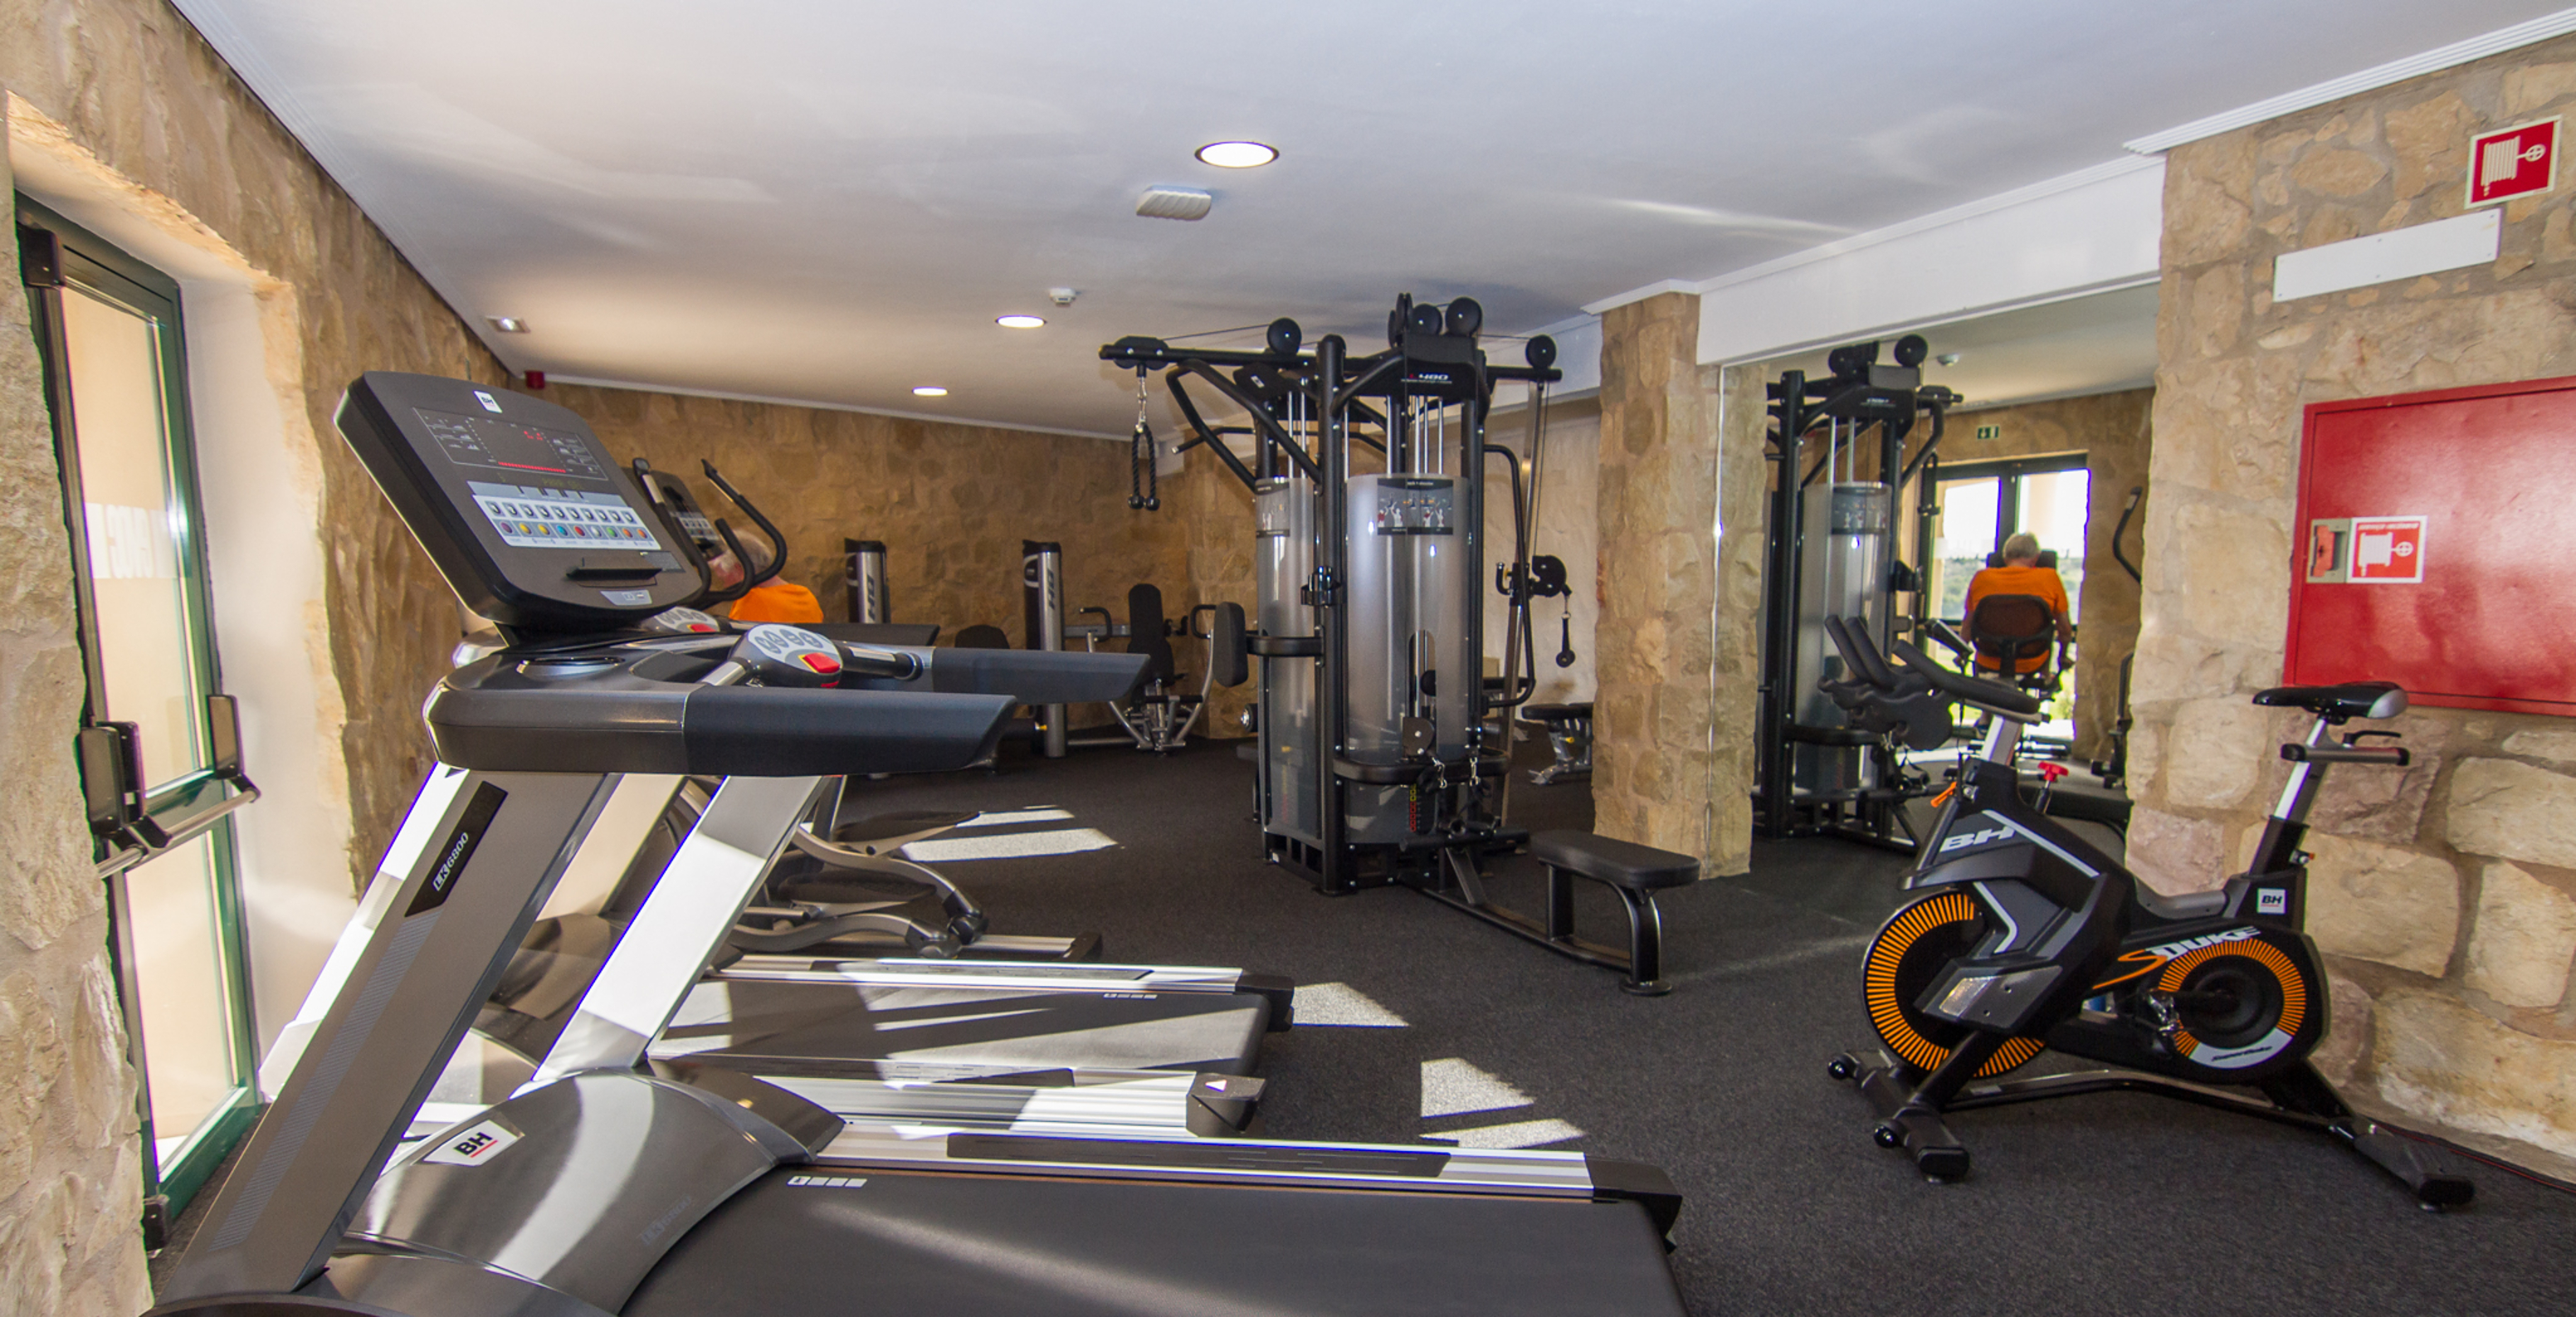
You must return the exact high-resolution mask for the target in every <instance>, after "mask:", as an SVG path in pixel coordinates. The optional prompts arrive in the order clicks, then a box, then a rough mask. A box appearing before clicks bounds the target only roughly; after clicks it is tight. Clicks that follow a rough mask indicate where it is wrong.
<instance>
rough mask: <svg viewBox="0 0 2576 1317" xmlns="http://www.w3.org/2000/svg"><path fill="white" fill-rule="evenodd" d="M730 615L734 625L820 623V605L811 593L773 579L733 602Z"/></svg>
mask: <svg viewBox="0 0 2576 1317" xmlns="http://www.w3.org/2000/svg"><path fill="white" fill-rule="evenodd" d="M732 616H733V620H734V621H736V622H820V621H822V620H823V605H822V603H821V602H820V601H819V600H817V599H815V598H814V592H813V591H811V590H808V589H806V588H805V587H804V586H801V585H798V584H796V583H794V582H792V581H788V580H783V579H781V578H779V577H775V576H773V577H771V578H769V579H768V580H766V581H763V582H761V583H760V584H758V585H755V586H753V587H752V588H751V593H749V594H746V595H744V596H743V597H742V598H740V599H736V600H734V601H733V611H732Z"/></svg>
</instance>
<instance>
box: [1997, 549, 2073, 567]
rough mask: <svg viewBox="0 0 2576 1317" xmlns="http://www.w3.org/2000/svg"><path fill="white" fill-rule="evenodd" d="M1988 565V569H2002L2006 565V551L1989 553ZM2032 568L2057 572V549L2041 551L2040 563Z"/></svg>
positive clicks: (1999, 550) (2033, 564) (1998, 550)
mask: <svg viewBox="0 0 2576 1317" xmlns="http://www.w3.org/2000/svg"><path fill="white" fill-rule="evenodd" d="M1986 565H1987V566H1988V567H2001V566H2003V565H2004V551H2003V550H2001V549H1997V550H1995V551H1994V552H1993V553H1989V554H1987V555H1986ZM2031 566H2033V567H2045V568H2047V569H2048V570H2050V571H2052V572H2053V571H2056V570H2057V550H2055V549H2042V550H2040V551H2039V561H2038V562H2035V563H2032V564H2031Z"/></svg>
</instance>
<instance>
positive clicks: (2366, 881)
mask: <svg viewBox="0 0 2576 1317" xmlns="http://www.w3.org/2000/svg"><path fill="white" fill-rule="evenodd" d="M2308 852H2309V854H2311V855H2312V856H2314V857H2315V858H2314V859H2313V860H2311V861H2310V862H2309V865H2308V935H2309V936H2311V937H2313V938H2315V939H2316V940H2317V945H2318V946H2319V947H2320V948H2322V949H2324V950H2326V951H2329V952H2332V953H2334V954H2335V955H2339V956H2356V957H2359V958H2361V959H2363V960H2375V961H2378V962H2379V963H2381V964H2383V965H2395V966H2397V967H2398V968H2400V969H2410V970H2413V971H2415V972H2416V973H2418V974H2424V975H2429V976H2432V977H2436V978H2438V977H2440V976H2441V974H2442V972H2443V971H2444V970H2445V969H2447V968H2449V966H2450V963H2451V947H2452V944H2453V943H2454V942H2456V941H2457V940H2458V938H2459V931H2460V875H2459V871H2458V870H2456V869H2454V868H2452V867H2451V864H2450V862H2449V861H2447V860H2443V859H2439V858H2436V857H2434V856H2430V855H2426V854H2424V853H2422V852H2420V851H2411V850H2403V849H2400V848H2398V847H2395V846H2382V845H2379V844H2378V843H2376V842H2367V841H2354V840H2352V839H2350V838H2346V837H2337V836H2334V835H2332V834H2329V833H2310V834H2309V835H2308Z"/></svg>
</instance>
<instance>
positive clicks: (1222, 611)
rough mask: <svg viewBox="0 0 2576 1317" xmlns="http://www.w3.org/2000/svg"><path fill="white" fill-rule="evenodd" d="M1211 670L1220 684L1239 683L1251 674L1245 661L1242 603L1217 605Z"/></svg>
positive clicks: (1231, 684) (1211, 649) (1212, 641)
mask: <svg viewBox="0 0 2576 1317" xmlns="http://www.w3.org/2000/svg"><path fill="white" fill-rule="evenodd" d="M1210 641H1211V648H1210V650H1209V653H1210V654H1211V655H1212V656H1213V657H1211V658H1210V659H1209V660H1208V661H1209V665H1210V670H1211V671H1213V672H1214V673H1215V675H1216V684H1217V685H1219V686H1240V685H1242V684H1243V683H1244V681H1245V679H1246V678H1249V677H1250V676H1251V675H1252V670H1251V668H1250V666H1249V665H1248V664H1246V663H1245V661H1244V657H1243V652H1244V640H1243V605H1241V604H1218V605H1217V606H1216V622H1215V634H1214V635H1213V636H1212V637H1211V638H1210Z"/></svg>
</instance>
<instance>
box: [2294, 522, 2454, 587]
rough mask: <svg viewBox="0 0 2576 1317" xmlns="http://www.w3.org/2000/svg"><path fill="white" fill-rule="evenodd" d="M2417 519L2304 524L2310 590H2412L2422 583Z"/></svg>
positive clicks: (2421, 540) (2421, 542)
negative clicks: (2369, 587) (2335, 586)
mask: <svg viewBox="0 0 2576 1317" xmlns="http://www.w3.org/2000/svg"><path fill="white" fill-rule="evenodd" d="M2424 522H2425V519H2424V518H2422V517H2319V518H2317V519H2316V520H2314V521H2311V522H2309V523H2308V543H2307V565H2308V570H2307V578H2308V581H2309V582H2310V583H2311V584H2334V583H2344V584H2351V585H2415V584H2419V583H2421V582H2422V581H2423V579H2424Z"/></svg>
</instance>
